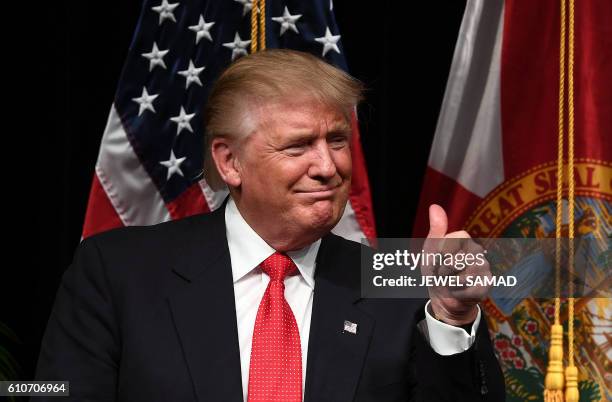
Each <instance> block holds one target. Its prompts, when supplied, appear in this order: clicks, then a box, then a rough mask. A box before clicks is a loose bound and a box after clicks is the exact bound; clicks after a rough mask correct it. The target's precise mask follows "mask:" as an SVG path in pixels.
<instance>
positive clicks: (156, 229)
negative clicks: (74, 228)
mask: <svg viewBox="0 0 612 402" xmlns="http://www.w3.org/2000/svg"><path fill="white" fill-rule="evenodd" d="M210 224H211V217H210V214H199V215H193V216H190V217H187V218H182V219H177V220H172V221H167V222H162V223H158V224H154V225H147V226H125V227H120V228H115V229H111V230H108V231H105V232H102V233H98V234H95V235H93V236H90V237H88V238H86V239H84V240H83V242H90V243H95V244H97V245H99V246H100V247H104V248H106V247H113V246H120V247H121V248H122V249H124V250H125V249H126V248H127V247H129V246H130V245H137V244H139V243H146V244H150V245H152V243H151V242H163V243H165V244H167V243H168V242H179V241H180V240H181V238H182V237H183V236H188V235H189V233H190V232H191V231H193V230H195V229H196V228H198V226H200V227H199V228H198V229H199V230H206V226H207V225H210ZM202 226H203V227H202ZM177 236H178V238H177Z"/></svg>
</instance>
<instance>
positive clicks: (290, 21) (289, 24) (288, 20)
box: [272, 6, 302, 36]
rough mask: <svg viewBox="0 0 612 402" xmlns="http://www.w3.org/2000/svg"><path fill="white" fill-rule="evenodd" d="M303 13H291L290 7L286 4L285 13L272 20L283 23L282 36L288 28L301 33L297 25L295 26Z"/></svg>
mask: <svg viewBox="0 0 612 402" xmlns="http://www.w3.org/2000/svg"><path fill="white" fill-rule="evenodd" d="M301 16H302V14H296V15H291V14H290V13H289V9H287V6H285V11H284V12H283V15H282V16H280V17H272V21H275V22H278V23H279V24H281V31H280V34H281V36H282V35H283V34H284V33H285V32H286V31H287V29H291V30H292V31H293V32H295V33H299V32H298V29H297V27H296V26H295V22H296V21H297V20H298V19H300V17H301Z"/></svg>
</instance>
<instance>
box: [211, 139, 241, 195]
mask: <svg viewBox="0 0 612 402" xmlns="http://www.w3.org/2000/svg"><path fill="white" fill-rule="evenodd" d="M235 145H236V144H235V142H234V141H232V140H231V139H229V138H226V137H216V138H213V140H212V142H211V144H210V153H211V155H212V158H213V160H214V162H215V166H216V167H217V171H218V172H219V175H220V176H221V178H222V179H223V181H224V182H226V183H227V185H228V186H230V187H238V186H240V183H241V182H242V180H241V178H240V169H239V164H238V160H237V158H236V156H237V155H236V152H235V151H236V150H235V147H234V146H235Z"/></svg>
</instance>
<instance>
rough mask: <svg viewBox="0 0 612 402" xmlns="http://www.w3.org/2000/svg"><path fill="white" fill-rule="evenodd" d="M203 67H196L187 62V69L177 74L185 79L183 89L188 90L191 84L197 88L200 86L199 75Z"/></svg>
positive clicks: (191, 62)
mask: <svg viewBox="0 0 612 402" xmlns="http://www.w3.org/2000/svg"><path fill="white" fill-rule="evenodd" d="M204 68H205V67H197V68H196V66H194V65H193V61H191V60H189V68H188V69H187V70H183V71H179V72H178V73H177V74H179V75H182V76H183V77H185V79H186V82H185V89H188V88H189V85H191V83H192V82H195V83H196V84H198V85H199V86H202V81H200V77H199V75H200V73H201V72H202V70H204Z"/></svg>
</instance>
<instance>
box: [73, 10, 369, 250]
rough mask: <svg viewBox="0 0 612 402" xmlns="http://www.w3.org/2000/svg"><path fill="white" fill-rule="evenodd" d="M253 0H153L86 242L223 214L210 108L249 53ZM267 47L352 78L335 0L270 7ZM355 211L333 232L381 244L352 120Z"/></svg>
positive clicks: (105, 154) (137, 40)
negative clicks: (205, 170) (230, 68)
mask: <svg viewBox="0 0 612 402" xmlns="http://www.w3.org/2000/svg"><path fill="white" fill-rule="evenodd" d="M251 12H253V3H252V1H251V0H213V1H203V0H189V1H186V0H183V1H178V0H177V1H174V2H170V1H169V0H145V1H144V4H143V8H142V11H141V14H140V19H139V21H138V25H137V27H136V32H135V34H134V37H133V40H132V43H131V45H130V48H129V53H128V57H127V60H126V62H125V66H124V68H123V71H122V74H121V79H120V81H119V86H118V88H117V92H116V95H115V99H114V103H113V104H112V106H111V110H110V113H109V116H108V122H107V124H106V128H105V131H104V135H103V138H102V142H101V145H100V152H99V155H98V160H97V163H96V168H95V174H94V178H93V182H92V187H91V192H90V196H89V203H88V206H87V213H86V217H85V224H84V228H83V237H88V236H90V235H92V234H95V233H98V232H101V231H104V230H108V229H111V228H114V227H121V226H131V225H151V224H155V223H159V222H163V221H167V220H171V219H179V218H182V217H185V216H189V215H193V214H197V213H205V212H209V211H211V210H214V209H215V208H217V207H219V206H220V205H221V203H222V202H223V200H224V199H225V197H226V196H227V190H224V191H216V192H215V191H213V190H212V189H211V188H210V187H209V186H208V185H207V183H206V181H205V180H204V179H202V177H201V174H200V173H201V171H202V165H203V154H204V150H203V147H204V145H203V144H204V138H203V137H204V133H203V127H202V110H203V106H204V103H205V101H206V99H207V97H208V93H209V91H210V89H211V85H212V83H213V82H214V81H215V79H216V78H217V77H218V76H219V74H220V72H221V71H222V70H223V68H225V67H226V66H227V65H228V64H229V63H231V62H232V60H235V59H236V58H238V57H241V56H244V55H246V54H247V53H248V52H249V45H250V39H251V38H250V35H251ZM265 15H266V21H265V24H266V46H267V47H268V48H291V49H297V50H302V51H307V52H310V53H313V54H315V55H318V56H320V57H322V58H324V59H326V60H327V61H329V62H330V63H332V64H334V65H336V66H337V67H340V68H342V69H344V70H347V65H346V60H345V58H344V54H343V49H342V43H341V35H340V32H339V30H338V26H337V24H336V21H335V17H334V10H333V3H332V1H331V0H320V1H308V2H304V1H299V0H293V1H270V0H268V1H266V2H265ZM353 123H354V124H353V126H354V130H353V132H354V135H353V144H352V146H353V147H352V152H353V172H354V173H353V182H352V189H351V193H350V201H349V205H347V208H346V211H345V214H344V216H343V217H342V220H341V221H340V223H339V224H338V226H337V227H336V228H335V229H334V232H336V233H337V234H339V235H342V236H344V237H346V238H349V239H353V240H357V241H359V239H361V238H364V237H365V238H369V239H372V238H374V237H375V236H376V234H375V228H374V218H373V213H372V207H371V199H370V190H369V185H368V181H367V174H366V170H365V163H364V159H363V154H362V150H361V145H360V142H359V132H358V128H357V126H358V125H357V123H356V119H354V122H353Z"/></svg>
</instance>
